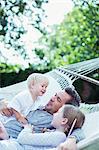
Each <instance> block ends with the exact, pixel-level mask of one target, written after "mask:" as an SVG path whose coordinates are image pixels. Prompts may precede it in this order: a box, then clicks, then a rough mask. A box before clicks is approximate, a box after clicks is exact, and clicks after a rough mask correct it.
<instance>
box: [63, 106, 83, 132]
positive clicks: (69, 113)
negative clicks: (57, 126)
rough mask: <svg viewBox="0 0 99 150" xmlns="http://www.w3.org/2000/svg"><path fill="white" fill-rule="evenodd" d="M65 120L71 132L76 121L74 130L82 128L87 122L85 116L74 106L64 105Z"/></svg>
mask: <svg viewBox="0 0 99 150" xmlns="http://www.w3.org/2000/svg"><path fill="white" fill-rule="evenodd" d="M63 118H67V119H68V122H67V125H68V130H70V128H71V126H72V124H73V122H74V120H75V119H76V122H75V125H74V127H73V129H76V128H81V127H82V126H83V124H84V121H85V115H84V114H83V113H82V112H81V111H80V109H79V108H78V107H75V106H73V105H68V104H67V105H64V109H63Z"/></svg>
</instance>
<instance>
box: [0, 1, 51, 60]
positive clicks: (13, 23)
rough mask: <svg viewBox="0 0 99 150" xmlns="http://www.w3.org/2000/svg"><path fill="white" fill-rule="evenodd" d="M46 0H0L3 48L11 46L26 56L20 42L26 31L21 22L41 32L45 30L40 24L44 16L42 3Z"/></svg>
mask: <svg viewBox="0 0 99 150" xmlns="http://www.w3.org/2000/svg"><path fill="white" fill-rule="evenodd" d="M45 3H48V0H33V1H30V0H1V1H0V42H4V44H5V48H7V49H9V50H10V47H12V48H13V49H14V50H15V51H17V52H18V53H19V54H20V55H22V56H23V58H24V59H27V58H28V53H27V50H26V48H25V47H24V44H23V43H22V40H21V38H22V36H23V35H25V34H26V32H27V31H28V29H27V27H26V25H24V23H23V22H25V20H26V22H27V20H28V24H29V25H30V26H31V27H34V28H36V29H37V30H39V31H40V32H41V33H42V34H45V32H46V30H45V28H44V26H43V24H42V19H43V18H44V17H46V16H45V10H44V9H43V4H45Z"/></svg>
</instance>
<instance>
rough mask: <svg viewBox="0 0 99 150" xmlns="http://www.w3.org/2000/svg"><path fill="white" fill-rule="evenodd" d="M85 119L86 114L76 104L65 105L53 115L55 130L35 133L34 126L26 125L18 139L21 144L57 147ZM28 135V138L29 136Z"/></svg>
mask: <svg viewBox="0 0 99 150" xmlns="http://www.w3.org/2000/svg"><path fill="white" fill-rule="evenodd" d="M84 120H85V116H84V114H83V113H82V112H81V111H80V110H79V109H78V108H76V107H75V106H72V105H64V106H62V107H61V108H60V109H59V111H58V112H57V113H55V114H54V115H53V120H52V123H51V124H52V126H53V127H54V128H55V129H54V130H48V131H47V132H44V133H35V132H34V133H33V128H32V127H31V126H30V125H26V126H25V128H24V129H23V130H22V131H21V133H20V134H19V136H18V138H17V141H18V142H19V143H20V144H23V145H25V144H27V145H32V146H33V147H35V148H36V147H39V146H40V147H46V148H55V147H57V146H58V145H59V144H60V143H62V142H64V141H65V140H66V136H67V138H68V137H69V135H70V134H71V133H72V131H73V130H74V129H76V128H81V127H82V125H83V123H84ZM27 137H28V138H27Z"/></svg>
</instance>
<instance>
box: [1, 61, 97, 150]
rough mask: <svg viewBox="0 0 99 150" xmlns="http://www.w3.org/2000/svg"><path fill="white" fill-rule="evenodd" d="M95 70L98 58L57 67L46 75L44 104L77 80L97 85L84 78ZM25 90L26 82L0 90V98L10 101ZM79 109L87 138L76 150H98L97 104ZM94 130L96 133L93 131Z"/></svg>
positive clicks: (83, 105) (94, 81) (84, 105)
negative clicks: (82, 113)
mask: <svg viewBox="0 0 99 150" xmlns="http://www.w3.org/2000/svg"><path fill="white" fill-rule="evenodd" d="M97 69H99V58H95V59H92V60H88V61H83V62H79V63H75V64H70V65H67V66H65V67H59V68H56V69H54V70H52V71H50V72H48V73H46V75H47V76H48V78H49V81H50V84H49V86H48V90H47V91H48V92H46V94H45V97H44V99H45V100H46V101H45V102H46V103H47V102H48V101H49V99H50V98H51V96H52V95H53V94H55V93H56V92H57V91H60V90H63V89H64V88H65V87H66V86H70V87H72V88H74V86H73V82H74V81H75V80H77V79H78V78H81V79H83V80H86V81H89V82H91V83H94V84H96V85H99V81H97V80H94V79H91V78H89V77H87V76H85V75H86V74H89V73H91V72H92V71H94V70H97ZM26 88H27V87H26V81H24V82H20V83H17V84H14V85H11V86H7V87H4V88H0V98H1V99H3V98H6V99H8V100H11V99H12V97H13V96H15V95H16V94H17V93H18V92H20V91H22V90H24V89H26ZM52 88H53V90H52ZM80 109H82V111H85V113H86V118H87V119H86V121H85V125H84V127H83V128H84V130H85V133H86V134H87V137H86V139H84V140H82V141H81V142H79V143H78V144H77V145H78V150H98V149H99V104H91V105H88V104H81V106H80ZM94 112H95V113H94ZM96 128H97V132H95V131H94V130H95V129H96ZM90 131H91V133H90ZM31 150H32V149H31Z"/></svg>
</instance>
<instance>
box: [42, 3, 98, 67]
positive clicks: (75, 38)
mask: <svg viewBox="0 0 99 150" xmlns="http://www.w3.org/2000/svg"><path fill="white" fill-rule="evenodd" d="M78 2H79V3H78ZM98 18H99V15H98V5H97V4H95V3H94V2H93V1H92V0H90V1H89V0H86V1H85V0H82V1H80V0H78V1H77V3H76V1H75V7H74V9H73V11H72V12H70V13H69V14H67V15H66V16H65V19H64V21H63V22H62V23H61V24H60V25H59V26H56V27H54V29H53V30H52V32H51V34H50V36H48V37H45V41H46V42H45V43H47V44H46V49H47V51H48V53H49V51H50V55H49V57H48V59H49V61H50V62H52V64H53V65H54V66H61V65H65V64H70V63H76V62H80V61H84V60H88V59H92V58H97V57H98V56H99V45H98V43H99V41H98V37H99V32H98V30H99V29H98V25H99V24H98ZM42 41H43V43H44V39H42ZM45 43H44V44H45Z"/></svg>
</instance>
